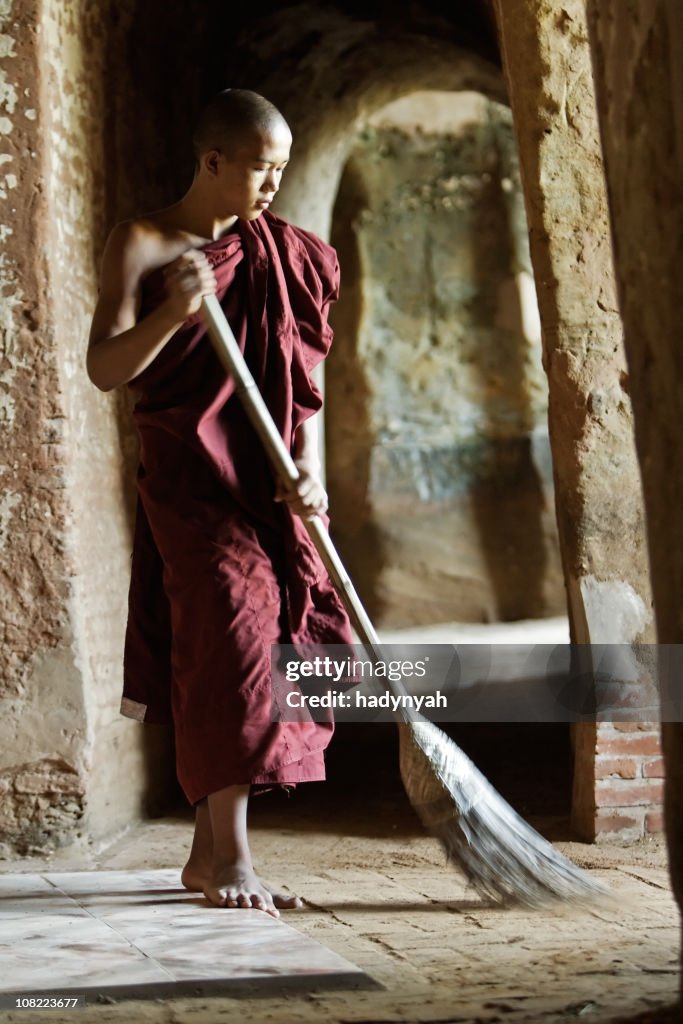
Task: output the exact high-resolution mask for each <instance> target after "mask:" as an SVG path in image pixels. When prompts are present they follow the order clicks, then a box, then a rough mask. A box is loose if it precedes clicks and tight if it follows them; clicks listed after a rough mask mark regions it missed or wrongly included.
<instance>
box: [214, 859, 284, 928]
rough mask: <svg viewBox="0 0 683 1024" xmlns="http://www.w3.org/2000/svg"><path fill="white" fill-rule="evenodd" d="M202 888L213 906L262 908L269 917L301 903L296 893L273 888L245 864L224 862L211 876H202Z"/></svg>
mask: <svg viewBox="0 0 683 1024" xmlns="http://www.w3.org/2000/svg"><path fill="white" fill-rule="evenodd" d="M202 888H203V892H204V895H205V896H206V898H207V900H209V902H210V903H212V904H213V905H214V906H215V907H242V908H243V909H255V910H264V911H265V912H266V913H267V914H270V915H271V917H279V916H280V910H293V909H295V908H297V907H302V906H303V902H302V900H300V899H299V897H298V896H287V895H285V894H284V893H279V892H274V891H273V890H272V889H271V888H270V886H268V885H266V884H265V883H264V882H262V881H261V879H260V878H259V877H258V876H257V875H256V872H255V871H254V869H253V868H252V867H251V866H248V865H241V864H227V865H225V866H224V867H222V868H219V869H217V870H215V871H214V873H213V877H212V878H210V879H205V881H204V884H203V886H202Z"/></svg>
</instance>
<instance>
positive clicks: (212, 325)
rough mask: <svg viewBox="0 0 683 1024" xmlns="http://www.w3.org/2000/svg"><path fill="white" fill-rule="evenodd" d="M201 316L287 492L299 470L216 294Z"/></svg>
mask: <svg viewBox="0 0 683 1024" xmlns="http://www.w3.org/2000/svg"><path fill="white" fill-rule="evenodd" d="M202 314H203V316H204V320H205V321H206V325H207V328H208V332H209V337H210V339H211V342H212V344H213V347H214V348H215V350H216V354H217V356H218V358H219V359H220V361H221V363H222V364H223V366H224V367H225V369H226V371H227V372H228V373H229V374H230V375H231V376H232V378H233V379H234V381H235V390H236V393H237V395H238V397H239V399H240V401H241V403H242V405H243V406H244V408H245V410H246V413H247V415H248V416H249V419H250V420H251V423H252V424H253V426H254V429H255V430H256V432H257V434H258V435H259V437H260V439H261V441H262V442H263V445H264V448H265V450H266V454H267V455H268V458H269V459H270V461H271V463H272V465H273V468H274V469H275V472H276V473H277V475H278V477H279V479H280V480H281V481H282V483H283V484H284V485H285V487H286V488H287V490H290V489H291V487H292V486H293V485H294V484H296V482H297V480H298V479H299V470H298V469H297V467H296V464H295V462H294V459H293V458H292V456H291V454H290V453H289V452H288V451H287V447H286V445H285V442H284V441H283V440H282V437H281V436H280V432H279V430H278V429H277V427H276V425H275V421H274V420H273V417H272V416H271V415H270V411H269V409H268V406H267V405H266V403H265V402H264V400H263V397H262V395H261V392H260V391H259V389H258V387H257V386H256V381H255V380H254V378H253V377H252V375H251V372H250V370H249V367H248V366H247V364H246V362H245V360H244V356H243V355H242V353H241V352H240V348H239V345H238V344H237V341H236V339H235V335H234V334H233V333H232V328H231V327H230V324H229V323H228V321H227V319H226V316H225V313H224V312H223V309H222V307H221V304H220V303H219V301H218V299H217V298H216V296H215V295H205V296H204V298H203V299H202ZM302 518H303V517H302ZM303 524H304V526H305V527H306V530H307V531H308V535H309V537H310V538H311V540H312V541H313V543H314V544H315V547H316V550H317V552H318V554H319V555H320V557H321V559H322V561H323V564H324V566H325V568H326V569H327V571H328V573H329V574H330V579H331V580H332V582H333V584H334V586H335V587H336V589H337V592H338V594H339V596H340V598H341V600H342V602H343V604H344V606H345V608H346V610H347V612H348V613H349V618H350V619H351V622H352V624H353V626H354V628H355V630H356V633H357V634H358V636H359V638H360V640H361V642H362V643H363V646H364V647H365V648H366V650H367V651H368V653H369V654H370V655H371V657H372V658H373V659H374V660H375V661H378V660H381V657H382V654H381V648H380V640H379V637H378V636H377V633H376V632H375V628H374V626H373V625H372V622H371V621H370V617H369V616H368V613H367V612H366V610H365V608H364V607H363V603H362V602H361V599H360V598H359V596H358V594H357V593H356V589H355V587H354V585H353V583H352V582H351V579H350V577H349V574H348V573H347V571H346V569H345V568H344V565H343V563H342V560H341V558H340V557H339V554H338V552H337V549H336V548H335V546H334V544H333V543H332V540H331V538H330V535H329V533H328V532H327V530H326V529H325V526H324V524H323V522H322V520H321V519H320V517H319V516H317V515H316V516H315V517H314V518H313V519H303Z"/></svg>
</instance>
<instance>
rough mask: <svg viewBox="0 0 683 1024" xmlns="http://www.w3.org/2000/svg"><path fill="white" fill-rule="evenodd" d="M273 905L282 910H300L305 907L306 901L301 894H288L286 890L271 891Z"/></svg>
mask: <svg viewBox="0 0 683 1024" xmlns="http://www.w3.org/2000/svg"><path fill="white" fill-rule="evenodd" d="M271 898H272V900H273V905H274V906H276V907H280V909H281V910H298V909H299V908H300V907H303V905H304V901H303V900H302V899H301V898H300V897H299V896H294V895H288V894H287V893H284V892H271Z"/></svg>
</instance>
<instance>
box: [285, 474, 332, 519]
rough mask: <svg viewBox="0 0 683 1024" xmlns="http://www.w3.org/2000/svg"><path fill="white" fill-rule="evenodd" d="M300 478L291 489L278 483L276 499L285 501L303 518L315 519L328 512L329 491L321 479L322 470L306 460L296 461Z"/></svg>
mask: <svg viewBox="0 0 683 1024" xmlns="http://www.w3.org/2000/svg"><path fill="white" fill-rule="evenodd" d="M296 468H297V469H298V470H299V479H298V480H297V482H296V484H295V486H294V487H292V488H291V489H290V490H288V489H287V488H285V487H284V485H283V484H282V483H278V485H277V488H276V491H275V500H276V501H285V502H287V504H288V505H289V508H290V509H291V510H292V512H294V513H295V514H296V515H298V516H301V517H302V518H303V519H314V518H315V516H317V515H322V514H323V513H324V512H327V492H326V491H325V488H324V487H323V483H322V480H321V479H320V472H319V471H318V470H317V469H316V468H314V467H312V466H311V465H309V464H308V463H306V462H303V461H301V462H296Z"/></svg>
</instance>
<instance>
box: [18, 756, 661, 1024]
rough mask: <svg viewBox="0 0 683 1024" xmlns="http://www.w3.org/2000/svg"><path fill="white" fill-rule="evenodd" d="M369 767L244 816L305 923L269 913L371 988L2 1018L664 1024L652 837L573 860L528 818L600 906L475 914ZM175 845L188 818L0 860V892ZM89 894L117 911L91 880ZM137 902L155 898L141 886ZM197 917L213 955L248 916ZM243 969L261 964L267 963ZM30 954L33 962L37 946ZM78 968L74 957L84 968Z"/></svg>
mask: <svg viewBox="0 0 683 1024" xmlns="http://www.w3.org/2000/svg"><path fill="white" fill-rule="evenodd" d="M381 764H382V766H383V767H382V769H381V770H378V771H377V772H376V774H375V775H374V777H368V774H367V767H366V765H362V766H361V767H362V772H361V774H363V775H364V785H363V786H362V787H359V786H358V785H356V784H355V780H351V782H350V783H349V785H346V786H340V785H339V784H338V783H334V782H331V783H327V784H322V783H321V784H317V783H316V784H312V785H310V786H308V787H305V788H304V787H302V788H301V789H300V790H299V791H298V792H296V793H294V795H293V796H292V797H290V798H286V797H285V796H284V795H282V794H279V793H271V794H265V795H263V796H259V798H258V799H257V800H254V801H253V802H252V812H251V819H252V833H253V842H254V848H255V853H256V857H257V865H258V867H259V869H260V870H261V872H262V874H263V876H264V877H265V878H266V879H267V880H268V881H270V882H272V883H277V884H278V885H282V886H283V887H289V888H290V889H291V890H293V891H297V892H299V893H300V894H301V895H302V896H303V897H304V899H305V900H306V905H305V907H304V909H303V910H301V911H292V912H289V913H287V914H285V915H283V916H284V921H285V922H286V924H287V925H288V926H290V927H291V928H293V929H296V931H297V932H299V933H301V935H302V936H305V937H308V938H309V939H312V940H315V942H317V943H320V944H322V946H324V947H326V948H327V949H329V950H331V951H332V952H333V953H336V954H338V955H339V956H340V957H342V958H344V960H345V961H350V962H351V963H352V964H354V965H356V966H357V967H358V968H360V969H361V970H362V971H364V972H366V973H367V974H368V975H369V976H370V977H371V978H372V979H373V980H374V981H375V982H376V983H377V984H378V987H377V988H376V989H374V990H357V991H348V990H344V989H340V990H335V989H334V988H322V987H316V986H315V984H313V983H311V984H310V985H309V986H305V987H304V989H303V990H301V989H299V990H297V991H282V992H277V993H273V991H272V990H268V989H267V988H264V990H263V992H262V994H261V995H260V996H259V997H254V996H253V995H252V996H251V997H250V998H244V997H243V996H239V995H232V996H227V997H226V996H223V995H221V996H213V995H211V996H203V997H199V998H191V997H188V996H187V995H186V994H179V995H178V997H177V998H168V999H163V1000H162V999H159V998H150V999H145V1000H138V1001H135V1002H130V1001H128V1000H124V1001H115V1002H107V1003H102V1004H91V1005H88V1006H87V1007H86V1008H85V1009H83V1010H78V1011H72V1012H71V1014H68V1013H67V1014H63V1013H60V1012H59V1011H51V1012H49V1013H45V1012H42V1013H39V1012H35V1011H30V1010H21V1011H4V1012H3V1013H1V1014H0V1020H1V1021H23V1022H25V1024H31V1022H34V1021H38V1020H41V1021H42V1020H50V1021H53V1022H55V1024H64V1022H66V1021H71V1020H73V1021H77V1022H81V1024H86V1022H90V1021H92V1022H98V1024H105V1022H106V1024H114V1022H117V1024H118V1022H121V1024H123V1022H124V1021H125V1022H126V1024H128V1022H130V1021H131V1020H134V1021H136V1022H143V1024H180V1022H183V1024H185V1022H187V1024H190V1022H197V1024H203V1022H207V1024H208V1022H220V1021H240V1022H244V1024H264V1022H269V1024H297V1022H301V1024H313V1022H317V1021H323V1020H325V1021H330V1022H332V1024H361V1022H374V1024H389V1022H420V1024H427V1022H431V1024H436V1022H440V1024H445V1022H453V1024H455V1022H459V1024H464V1022H467V1024H475V1022H480V1024H484V1022H485V1024H494V1022H496V1024H500V1022H506V1024H508V1022H509V1024H522V1022H525V1024H531V1022H541V1021H543V1022H558V1024H559V1022H563V1024H565V1022H569V1021H577V1020H582V1021H583V1020H585V1021H589V1022H595V1024H598V1022H599V1024H605V1022H607V1021H615V1020H618V1019H621V1018H622V1017H624V1016H625V1015H629V1016H631V1015H635V1014H637V1013H641V1014H642V1013H646V1012H647V1016H645V1017H643V1018H642V1020H655V1019H657V1020H660V1019H662V1020H663V1019H664V1018H663V1017H659V1016H657V1017H656V1018H655V1016H653V1015H652V1014H653V1013H654V1011H655V1010H658V1009H659V1008H664V1007H666V1006H667V1005H671V1004H672V1003H673V1001H674V999H675V994H676V991H677V986H678V967H677V961H678V925H677V914H676V910H675V906H674V902H673V899H672V897H671V893H670V890H669V884H668V876H667V870H666V859H665V852H664V848H663V844H662V843H661V841H658V840H650V841H648V842H647V843H644V844H642V845H640V846H636V847H631V848H629V849H622V848H617V847H591V846H585V845H582V844H578V843H574V842H571V841H569V840H568V838H567V824H566V820H564V819H563V818H561V817H558V816H549V815H541V816H537V817H536V818H532V819H531V820H532V822H533V824H534V825H535V826H536V827H537V828H538V829H539V830H540V831H542V832H543V833H544V834H545V835H547V836H548V837H549V838H551V839H552V840H553V842H554V843H555V845H556V846H557V848H558V849H560V850H562V852H564V853H566V854H567V855H569V856H571V857H572V858H573V859H574V860H575V861H577V862H578V863H580V864H581V865H582V866H584V867H585V868H586V869H587V870H589V871H590V872H592V873H594V875H595V877H597V878H600V879H602V880H604V881H606V882H608V884H609V885H610V887H611V889H612V891H613V894H614V899H613V900H611V901H610V902H608V903H607V904H604V905H599V906H598V905H594V906H591V907H587V908H580V907H574V906H561V907H555V908H548V909H544V910H536V911H528V910H523V909H500V908H497V907H494V906H490V905H487V904H486V903H484V902H482V901H481V900H480V899H479V898H478V897H477V895H476V894H475V893H473V892H472V891H471V890H469V889H468V887H467V886H466V885H465V884H464V881H463V878H462V877H461V875H460V874H459V873H458V872H457V871H456V870H455V869H454V868H452V867H450V866H448V865H447V864H445V863H444V857H443V854H442V852H441V849H440V848H439V846H438V844H437V843H436V842H435V841H434V840H433V839H432V838H431V837H429V836H427V835H425V834H424V832H423V831H422V829H421V826H420V825H419V823H418V822H417V820H416V818H415V816H414V814H413V812H412V809H411V807H410V805H409V804H408V802H407V800H406V798H405V796H404V794H403V791H402V789H401V788H400V784H397V781H396V776H395V773H394V774H392V772H391V771H390V770H389V766H387V764H386V759H385V758H383V759H382V761H381ZM537 806H540V804H538V803H537ZM190 834H191V822H190V819H189V817H188V815H187V814H186V813H185V812H184V811H181V812H179V813H178V815H175V816H171V817H167V818H163V819H156V820H153V821H150V822H148V823H146V824H143V825H140V826H139V827H136V828H134V829H131V830H130V831H129V832H128V833H127V834H126V835H124V836H121V837H120V838H119V839H118V840H117V841H116V842H115V843H114V844H112V845H111V846H109V847H108V848H106V849H103V850H100V851H95V850H92V849H90V850H89V849H87V848H86V849H81V850H75V849H71V850H69V851H68V852H67V851H65V852H62V853H59V854H54V855H53V856H52V857H50V858H43V857H32V858H27V859H25V860H22V861H20V862H16V863H5V864H4V873H5V881H6V882H7V881H8V876H9V875H10V874H14V873H21V874H22V875H28V874H34V875H35V874H36V873H48V874H50V875H53V874H54V873H56V872H64V871H68V872H76V871H79V870H87V871H93V870H99V871H102V872H112V871H115V872H120V871H126V870H135V871H137V872H147V871H150V870H153V871H157V870H161V869H163V870H166V871H170V870H171V869H177V867H178V866H179V865H180V864H181V862H182V859H183V856H184V853H185V851H186V849H187V847H188V843H189V838H190ZM140 877H144V876H140ZM17 881H18V880H17ZM102 886H103V892H105V893H107V902H108V904H109V905H115V903H116V897H115V893H114V892H113V891H111V885H110V884H109V883H108V881H107V876H106V874H103V875H102ZM149 897H150V899H151V900H152V902H155V901H156V899H157V897H156V894H155V892H154V885H153V884H152V883H150V892H149ZM200 902H201V901H200ZM198 909H201V910H202V912H203V913H204V914H205V915H206V928H208V929H209V931H210V932H211V931H212V930H214V929H215V936H216V939H215V944H216V949H219V948H220V947H221V943H222V942H223V940H224V936H225V934H226V932H229V931H230V930H231V929H233V928H234V927H235V922H236V921H237V920H238V915H245V916H246V915H249V916H250V917H251V916H252V915H257V914H259V913H260V912H259V911H231V912H228V913H225V912H222V911H220V910H218V909H214V908H209V907H208V906H207V907H203V908H202V907H198ZM206 928H204V927H203V928H202V936H203V938H202V942H203V943H206V942H207V940H206ZM208 944H209V946H210V945H211V942H210V940H209V943H208ZM252 955H253V957H254V958H255V959H256V961H259V962H261V963H265V962H266V960H267V955H266V950H265V949H264V950H263V951H261V950H259V949H258V948H256V949H254V951H253V954H252ZM35 956H36V959H37V961H38V960H39V957H40V949H39V948H38V947H37V948H36V949H35ZM87 956H88V954H87V951H84V961H87ZM4 966H5V971H4V973H5V974H6V971H7V967H8V966H9V965H7V964H6V965H4ZM84 970H85V966H84ZM667 1019H669V1020H674V1019H679V1020H680V1019H681V1018H680V1017H673V1016H671V1017H668V1018H667Z"/></svg>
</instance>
